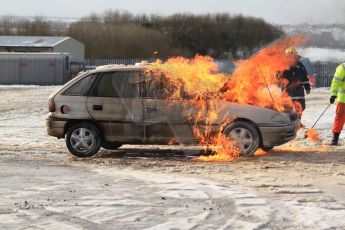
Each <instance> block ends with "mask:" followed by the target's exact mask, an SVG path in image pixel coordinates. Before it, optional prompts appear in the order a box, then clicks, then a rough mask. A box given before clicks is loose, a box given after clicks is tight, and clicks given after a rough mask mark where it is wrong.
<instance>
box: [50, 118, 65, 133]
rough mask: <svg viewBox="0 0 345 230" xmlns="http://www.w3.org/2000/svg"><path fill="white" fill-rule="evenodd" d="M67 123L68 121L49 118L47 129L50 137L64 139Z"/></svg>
mask: <svg viewBox="0 0 345 230" xmlns="http://www.w3.org/2000/svg"><path fill="white" fill-rule="evenodd" d="M66 123H67V121H65V120H58V119H54V118H48V119H47V120H46V128H47V133H48V135H49V136H53V137H57V138H63V137H64V136H65V135H64V134H65V133H64V130H65V125H66Z"/></svg>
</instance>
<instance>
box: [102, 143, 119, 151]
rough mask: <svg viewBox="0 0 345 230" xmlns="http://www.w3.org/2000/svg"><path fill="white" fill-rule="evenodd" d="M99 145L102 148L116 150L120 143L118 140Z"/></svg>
mask: <svg viewBox="0 0 345 230" xmlns="http://www.w3.org/2000/svg"><path fill="white" fill-rule="evenodd" d="M101 146H102V148H104V149H107V150H116V149H118V148H120V147H121V146H122V144H121V143H118V142H103V143H102V145H101Z"/></svg>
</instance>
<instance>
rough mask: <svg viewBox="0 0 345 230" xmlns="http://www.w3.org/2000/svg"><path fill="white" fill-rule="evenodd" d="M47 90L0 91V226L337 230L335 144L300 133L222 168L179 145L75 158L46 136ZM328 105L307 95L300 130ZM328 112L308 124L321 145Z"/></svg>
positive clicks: (343, 158)
mask: <svg viewBox="0 0 345 230" xmlns="http://www.w3.org/2000/svg"><path fill="white" fill-rule="evenodd" d="M55 89H56V87H38V86H30V87H22V86H20V87H16V86H1V87H0V168H1V170H0V178H2V179H1V180H0V224H1V226H5V229H6V228H8V229H17V228H20V227H21V228H63V229H66V228H70V229H80V228H84V229H85V228H92V229H98V228H105V229H107V228H114V226H116V228H117V229H145V228H148V229H172V228H180V229H192V228H194V229H212V228H214V229H215V228H217V229H219V228H223V229H226V228H230V229H236V228H243V229H260V228H261V229H332V228H333V229H344V228H345V219H344V216H345V196H344V194H345V153H344V152H345V151H344V150H345V148H344V147H343V146H340V147H327V146H326V147H325V146H323V144H322V143H315V142H312V141H310V140H308V139H304V132H305V130H301V131H300V132H299V135H298V138H297V139H296V140H294V141H292V142H291V143H288V144H286V145H284V146H280V147H278V148H276V149H275V150H274V151H272V152H271V153H269V154H267V155H265V156H261V157H254V158H239V159H237V160H234V161H232V162H217V163H215V162H199V161H195V160H193V157H191V156H190V155H185V154H184V153H185V151H183V147H176V148H174V149H171V147H165V148H164V149H162V148H161V147H153V146H145V147H144V146H134V147H133V146H124V147H123V148H121V149H120V150H118V151H113V152H111V151H105V150H102V151H101V152H100V154H98V155H97V156H95V157H93V158H87V159H76V158H74V157H71V155H70V154H69V153H68V152H67V149H66V147H65V146H64V140H57V139H55V138H53V137H49V136H47V135H46V130H45V127H44V121H45V118H46V117H47V111H46V110H47V108H46V107H47V98H48V96H49V94H50V93H52V92H53V91H54V90H55ZM328 100H329V89H314V90H313V91H312V93H311V95H308V96H307V109H306V111H305V113H304V115H303V117H302V120H303V123H304V124H305V125H306V126H307V127H310V126H311V125H312V124H313V123H314V122H315V120H316V119H317V118H318V116H319V115H320V114H321V113H322V111H323V110H324V109H325V108H326V106H327V105H328ZM334 112H335V105H332V106H331V107H330V108H329V110H328V111H327V112H326V113H325V115H324V116H323V117H322V118H321V119H320V122H319V123H318V124H317V126H316V129H317V130H318V131H319V132H320V135H321V137H322V138H323V142H324V143H328V142H329V140H330V138H331V131H330V129H331V126H332V123H333V118H334ZM344 137H345V136H344V135H341V139H342V140H343V139H344ZM341 142H342V143H343V144H344V145H345V142H344V141H341ZM190 152H193V151H192V150H190ZM193 153H194V154H195V153H198V151H194V152H193Z"/></svg>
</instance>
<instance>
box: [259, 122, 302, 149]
mask: <svg viewBox="0 0 345 230" xmlns="http://www.w3.org/2000/svg"><path fill="white" fill-rule="evenodd" d="M299 126H300V123H299V122H296V123H294V124H290V125H285V126H279V127H274V126H261V127H259V129H260V132H261V135H262V142H263V143H262V144H263V146H265V147H274V146H278V145H282V144H285V143H287V142H289V141H291V140H293V139H295V138H296V133H297V131H298V129H299Z"/></svg>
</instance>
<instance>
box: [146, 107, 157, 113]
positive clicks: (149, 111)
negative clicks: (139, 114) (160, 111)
mask: <svg viewBox="0 0 345 230" xmlns="http://www.w3.org/2000/svg"><path fill="white" fill-rule="evenodd" d="M146 112H147V113H153V112H157V107H146Z"/></svg>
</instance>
